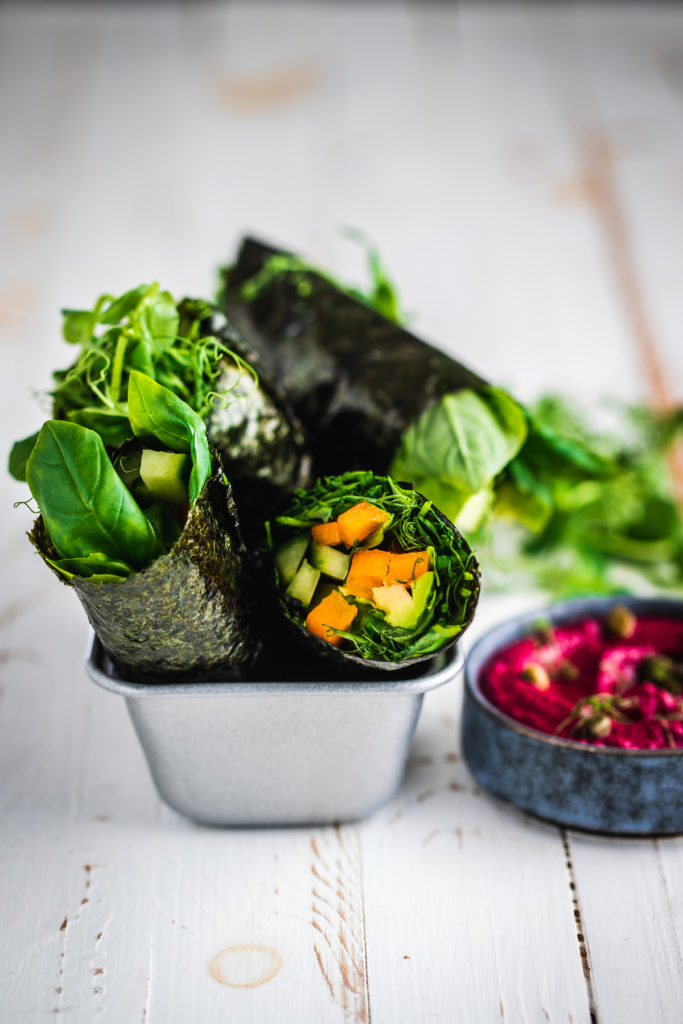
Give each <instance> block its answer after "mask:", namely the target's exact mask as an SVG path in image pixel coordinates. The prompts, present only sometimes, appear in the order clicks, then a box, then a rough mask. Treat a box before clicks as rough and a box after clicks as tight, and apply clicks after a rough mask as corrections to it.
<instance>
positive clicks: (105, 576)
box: [47, 551, 130, 583]
mask: <svg viewBox="0 0 683 1024" xmlns="http://www.w3.org/2000/svg"><path fill="white" fill-rule="evenodd" d="M47 561H48V564H49V565H51V566H52V568H53V569H57V571H58V572H60V573H61V574H62V576H65V577H66V578H67V579H69V580H70V579H73V577H74V576H80V577H81V578H82V579H85V580H91V581H92V582H93V583H118V582H120V581H121V580H126V579H128V577H129V576H130V567H129V566H128V565H126V563H125V562H115V561H114V560H113V559H111V558H107V556H106V555H103V554H102V553H101V552H100V551H95V552H92V553H91V554H89V555H88V556H87V557H86V558H48V559H47Z"/></svg>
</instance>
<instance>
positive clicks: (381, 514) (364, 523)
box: [337, 501, 390, 548]
mask: <svg viewBox="0 0 683 1024" xmlns="http://www.w3.org/2000/svg"><path fill="white" fill-rule="evenodd" d="M389 518H390V516H389V513H388V512H385V511H384V509H381V508H378V507H377V505H371V504H370V503H369V502H368V501H359V502H358V504H357V505H353V506H352V507H351V508H347V510H346V512H342V514H341V515H340V516H337V524H338V526H339V534H340V536H341V539H342V542H343V543H344V544H345V545H346V547H347V548H350V547H353V545H354V543H355V542H356V541H363V540H366V538H367V537H369V536H370V535H371V534H373V533H374V532H375V530H377V529H378V527H380V526H381V525H382V523H385V522H386V521H387V519H389Z"/></svg>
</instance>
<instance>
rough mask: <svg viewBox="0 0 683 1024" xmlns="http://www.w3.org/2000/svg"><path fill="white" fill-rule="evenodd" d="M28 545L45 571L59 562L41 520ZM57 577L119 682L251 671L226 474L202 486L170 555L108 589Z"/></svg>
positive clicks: (255, 640) (243, 580)
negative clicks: (70, 588)
mask: <svg viewBox="0 0 683 1024" xmlns="http://www.w3.org/2000/svg"><path fill="white" fill-rule="evenodd" d="M29 539H30V540H31V542H32V543H33V545H34V546H35V547H36V549H37V550H38V552H39V554H40V555H41V557H42V558H43V560H44V561H45V562H46V563H47V564H48V566H50V559H54V558H55V557H59V556H58V555H57V553H56V552H55V550H54V548H53V546H52V543H51V541H50V539H49V537H48V536H47V533H46V530H45V526H44V523H43V519H42V516H39V517H38V519H37V520H36V521H35V523H34V526H33V530H32V532H31V533H30V534H29ZM50 568H52V566H50ZM54 571H55V575H57V576H58V577H59V579H60V580H61V581H62V582H63V583H65V584H66V585H67V586H73V589H74V590H75V591H76V594H77V595H78V598H79V600H80V602H81V604H82V605H83V608H84V610H85V613H86V615H87V616H88V620H89V622H90V624H91V626H92V627H93V629H94V630H95V632H96V634H97V636H98V637H99V639H100V641H101V643H102V646H103V647H104V649H105V651H106V652H107V654H108V655H109V656H110V658H111V659H112V661H113V662H114V665H115V666H116V669H117V671H118V672H119V674H120V675H121V676H122V677H123V678H124V679H127V680H131V681H134V682H145V683H149V682H174V681H180V680H187V681H190V680H191V681H199V680H212V679H213V680H216V679H221V680H237V679H245V678H249V677H250V676H251V675H252V674H253V672H254V669H255V666H256V664H257V663H258V659H259V654H260V637H259V635H258V634H257V632H256V630H255V617H254V614H253V611H254V606H253V597H252V587H251V585H250V567H249V562H248V557H247V551H246V549H245V546H244V543H243V541H242V538H241V535H240V531H239V525H238V520H237V511H236V508H235V503H234V501H233V499H232V496H231V494H230V489H229V486H227V485H226V483H225V480H224V477H223V473H222V470H219V471H218V472H217V473H215V474H214V475H213V476H212V477H211V478H210V479H209V480H208V481H207V482H206V484H205V485H204V488H203V490H202V493H201V494H200V496H199V497H198V498H197V500H196V501H195V502H194V503H193V505H192V507H191V509H190V513H189V516H188V520H187V523H186V525H185V527H184V529H183V531H182V534H181V535H180V538H179V539H178V540H177V541H176V543H175V544H174V545H173V547H172V548H171V550H170V551H169V552H168V554H165V555H162V556H161V557H160V558H157V559H156V560H155V561H154V562H152V564H151V565H149V566H148V567H147V568H146V569H143V570H142V571H140V572H137V573H134V574H133V575H132V576H130V577H129V578H128V579H125V580H122V581H121V582H114V583H96V582H92V581H90V580H88V579H83V578H80V577H77V576H74V577H73V578H72V579H69V580H67V579H65V577H64V575H63V574H62V573H60V572H57V571H56V570H54Z"/></svg>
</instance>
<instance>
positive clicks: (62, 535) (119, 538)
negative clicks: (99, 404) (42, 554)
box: [26, 420, 163, 575]
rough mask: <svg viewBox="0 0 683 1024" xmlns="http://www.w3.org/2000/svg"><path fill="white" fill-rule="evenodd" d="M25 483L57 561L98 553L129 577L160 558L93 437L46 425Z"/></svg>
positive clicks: (70, 426) (60, 423)
mask: <svg viewBox="0 0 683 1024" xmlns="http://www.w3.org/2000/svg"><path fill="white" fill-rule="evenodd" d="M26 479H27V481H28V485H29V487H30V488H31V493H32V494H33V497H34V498H35V500H36V501H37V503H38V505H39V507H40V510H41V512H42V514H43V519H44V521H45V526H46V529H47V531H48V534H49V535H50V538H51V540H52V543H53V544H54V546H55V549H56V550H57V553H58V554H59V555H61V556H62V558H69V559H73V558H88V557H89V556H90V555H91V554H92V552H100V553H101V554H102V555H103V556H104V558H105V559H109V560H111V561H112V562H117V563H124V564H125V565H126V566H129V567H130V568H131V571H132V570H134V569H141V568H144V566H146V565H148V564H149V563H150V562H151V561H153V560H154V558H156V557H157V556H158V555H161V554H163V547H162V545H161V544H160V542H159V539H158V537H157V535H156V533H155V531H154V529H153V527H152V525H151V523H150V522H149V521H148V520H147V518H146V517H145V515H144V513H143V512H142V511H141V509H140V508H139V506H138V505H137V504H136V502H135V501H134V499H133V498H132V497H131V495H130V494H129V492H128V491H127V490H126V487H125V486H124V484H123V482H122V481H121V480H120V478H119V477H118V475H117V473H116V470H115V469H114V467H113V466H112V464H111V462H110V460H109V456H108V455H107V452H106V450H105V447H104V444H103V443H102V439H101V438H100V437H99V435H98V434H96V433H95V432H94V431H92V430H88V429H87V428H86V427H82V426H80V425H79V424H77V423H69V422H68V421H66V420H48V421H47V423H45V424H44V425H43V427H42V429H41V431H40V434H39V436H38V441H37V443H36V446H35V448H34V449H33V452H32V454H31V457H30V459H29V460H28V465H27V467H26ZM115 575H119V573H115Z"/></svg>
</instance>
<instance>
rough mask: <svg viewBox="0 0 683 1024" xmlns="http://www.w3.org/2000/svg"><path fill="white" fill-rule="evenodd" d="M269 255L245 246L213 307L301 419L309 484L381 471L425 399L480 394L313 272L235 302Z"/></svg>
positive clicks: (460, 372) (449, 365)
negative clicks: (310, 464)
mask: <svg viewBox="0 0 683 1024" xmlns="http://www.w3.org/2000/svg"><path fill="white" fill-rule="evenodd" d="M278 253H282V250H277V249H274V248H272V247H270V246H268V245H265V244H263V243H262V242H259V241H257V240H255V239H253V238H247V239H245V240H244V241H243V243H242V245H241V248H240V251H239V255H238V258H237V262H236V263H235V265H234V266H233V267H231V268H230V271H229V274H228V277H227V285H226V286H225V288H224V289H223V292H222V295H221V296H220V298H219V304H220V305H222V307H223V308H224V309H225V311H226V313H227V315H228V316H229V317H230V319H231V320H232V321H233V322H235V323H236V324H237V326H238V328H239V329H240V330H241V332H242V333H243V334H244V335H245V336H246V338H247V341H248V342H249V344H250V345H251V346H252V347H253V348H255V349H256V351H257V352H258V354H259V356H260V357H261V360H262V362H263V363H264V365H265V366H266V368H267V370H268V372H269V375H270V376H271V378H273V379H275V380H277V381H278V385H279V387H280V388H281V390H282V391H283V393H284V394H285V395H286V396H287V398H288V400H289V401H290V402H291V404H292V406H293V408H294V411H295V413H296V414H297V416H298V417H299V418H300V420H301V421H302V423H303V425H304V428H305V430H306V432H307V435H308V443H309V445H310V447H311V450H312V453H313V457H314V473H315V475H316V476H320V475H324V474H327V473H338V472H342V471H343V470H347V469H352V468H356V467H361V468H364V469H372V470H373V471H374V472H376V473H386V472H387V471H388V469H389V465H390V463H391V460H392V458H393V456H394V454H395V452H396V449H397V448H398V445H399V443H400V440H401V437H402V435H403V433H404V431H405V430H406V429H407V427H409V426H410V424H412V423H413V422H414V421H415V420H417V419H418V417H419V416H420V415H421V414H422V413H423V412H424V411H425V410H426V409H427V408H428V407H429V406H430V405H431V404H432V403H433V402H434V401H435V400H437V399H438V398H440V397H441V396H443V395H446V394H450V393H452V392H456V391H460V390H461V389H463V388H480V387H483V386H486V382H485V381H484V380H482V378H480V377H479V376H477V374H475V373H473V372H472V371H471V370H468V369H467V368H466V367H464V366H462V365H461V364H460V363H459V362H457V361H456V360H455V359H453V358H451V357H450V356H448V355H446V353H445V352H441V351H439V350H438V349H435V348H433V347H432V346H431V345H428V344H427V343H426V342H424V341H421V340H420V339H419V338H418V337H416V336H415V335H414V334H411V333H410V332H409V331H406V330H405V329H404V328H402V327H400V326H398V325H397V324H395V323H392V321H390V320H387V319H386V318H385V317H383V316H382V315H381V314H380V313H377V312H376V311H375V310H374V309H371V308H370V307H368V306H366V305H364V304H363V303H362V302H359V301H358V300H356V299H354V298H352V297H351V296H350V295H347V294H346V293H345V292H343V291H342V290H341V289H339V288H337V287H336V286H335V285H334V284H332V283H331V282H330V281H328V280H326V279H325V278H324V277H321V276H320V275H319V274H316V273H315V272H313V271H310V272H309V271H308V270H306V271H295V272H285V273H280V274H277V275H274V276H273V277H272V278H271V279H270V280H269V281H268V282H266V283H264V285H263V287H262V288H261V289H259V290H258V292H257V294H256V296H255V297H254V298H252V299H250V300H245V299H244V298H243V297H242V295H241V294H240V291H241V285H242V284H243V283H244V282H246V281H248V280H249V279H250V278H252V277H253V276H254V275H255V274H257V273H258V272H259V271H260V270H261V269H262V268H263V267H264V265H265V264H266V262H267V260H268V259H269V258H270V257H272V256H274V255H276V254H278ZM302 280H303V283H304V285H305V286H304V287H302Z"/></svg>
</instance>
